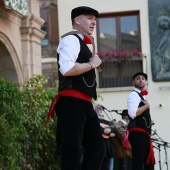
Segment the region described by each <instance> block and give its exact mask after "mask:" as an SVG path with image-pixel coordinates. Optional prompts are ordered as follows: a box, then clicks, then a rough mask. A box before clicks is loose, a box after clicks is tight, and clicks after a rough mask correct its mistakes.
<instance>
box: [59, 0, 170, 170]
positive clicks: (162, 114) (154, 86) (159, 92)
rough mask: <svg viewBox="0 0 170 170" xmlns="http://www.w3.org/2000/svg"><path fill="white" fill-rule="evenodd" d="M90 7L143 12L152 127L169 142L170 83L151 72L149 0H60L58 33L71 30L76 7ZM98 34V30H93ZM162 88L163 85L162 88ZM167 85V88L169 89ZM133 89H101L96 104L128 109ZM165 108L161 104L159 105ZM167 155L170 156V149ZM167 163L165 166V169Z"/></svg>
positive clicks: (143, 45)
mask: <svg viewBox="0 0 170 170" xmlns="http://www.w3.org/2000/svg"><path fill="white" fill-rule="evenodd" d="M83 5H85V6H90V7H92V8H95V9H97V10H98V11H99V13H110V12H123V11H132V10H139V11H140V25H141V41H142V42H141V43H142V52H143V53H146V54H147V58H146V59H145V60H144V71H145V72H146V73H147V74H148V86H147V88H148V91H149V94H148V96H147V98H148V101H149V103H150V105H151V106H150V110H151V116H152V120H155V121H156V124H155V125H154V126H153V130H154V129H156V130H157V133H158V135H159V136H160V137H161V138H162V139H163V140H164V141H166V142H170V133H169V131H170V130H169V128H170V82H153V81H152V75H151V56H150V39H149V21H148V0H137V1H136V0H119V1H117V0H104V1H103V0H69V1H66V0H58V10H59V34H60V36H61V35H63V34H64V33H66V32H68V31H70V30H71V28H72V27H71V19H70V16H71V14H70V13H71V10H72V9H73V8H74V7H77V6H83ZM94 37H95V33H94ZM160 87H163V88H162V89H160ZM166 87H167V88H166ZM132 89H133V87H131V88H130V87H129V88H113V89H109V90H103V89H99V91H100V94H101V95H102V97H103V101H102V100H98V101H97V103H100V104H102V105H103V106H105V107H106V108H107V109H108V110H113V109H114V110H123V109H126V108H127V102H126V101H127V95H128V93H129V92H130V91H131V90H132ZM160 104H161V105H162V107H159V105H160ZM112 115H113V116H115V118H116V119H117V120H118V119H119V118H120V116H119V115H117V114H116V113H112ZM161 152H162V160H161V161H162V164H163V163H164V160H165V159H164V155H165V154H164V149H163V148H162V151H161ZM155 153H156V160H157V164H156V170H158V169H159V164H158V153H157V150H155ZM168 155H169V156H170V153H169V150H168ZM164 169H166V166H165V165H164V166H163V169H162V170H164Z"/></svg>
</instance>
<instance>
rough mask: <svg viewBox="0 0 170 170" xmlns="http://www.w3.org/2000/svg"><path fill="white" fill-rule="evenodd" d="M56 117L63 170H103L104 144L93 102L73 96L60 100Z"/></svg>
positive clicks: (57, 139) (57, 138)
mask: <svg viewBox="0 0 170 170" xmlns="http://www.w3.org/2000/svg"><path fill="white" fill-rule="evenodd" d="M56 114H57V118H58V123H57V137H56V141H57V143H58V145H59V146H60V147H61V170H100V167H101V163H102V160H103V156H104V143H103V139H102V134H101V131H100V125H99V122H98V117H97V114H96V112H95V111H94V109H93V105H92V103H90V102H88V101H85V100H82V99H78V98H74V97H60V98H59V99H58V101H57V104H56ZM82 158H83V159H82Z"/></svg>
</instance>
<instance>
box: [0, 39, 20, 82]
mask: <svg viewBox="0 0 170 170" xmlns="http://www.w3.org/2000/svg"><path fill="white" fill-rule="evenodd" d="M0 77H3V78H8V79H10V80H13V81H16V82H18V77H17V73H16V70H15V66H14V63H13V61H12V58H11V55H10V53H9V51H8V49H7V48H6V47H5V45H4V44H3V43H2V41H1V40H0Z"/></svg>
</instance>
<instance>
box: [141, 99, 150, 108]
mask: <svg viewBox="0 0 170 170" xmlns="http://www.w3.org/2000/svg"><path fill="white" fill-rule="evenodd" d="M141 101H142V102H143V103H144V104H145V105H148V107H150V104H149V103H148V101H147V100H141Z"/></svg>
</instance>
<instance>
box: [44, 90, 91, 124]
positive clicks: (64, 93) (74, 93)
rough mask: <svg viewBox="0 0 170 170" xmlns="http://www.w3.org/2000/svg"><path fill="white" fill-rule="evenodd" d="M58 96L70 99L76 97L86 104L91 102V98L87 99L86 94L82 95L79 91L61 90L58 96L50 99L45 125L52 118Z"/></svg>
mask: <svg viewBox="0 0 170 170" xmlns="http://www.w3.org/2000/svg"><path fill="white" fill-rule="evenodd" d="M60 96H71V97H76V98H79V99H82V100H86V101H88V102H92V98H91V97H89V96H88V95H86V94H84V93H82V92H80V91H77V90H73V89H70V90H62V91H60V92H59V93H58V94H56V95H55V97H54V98H53V99H52V102H51V106H50V109H49V112H48V116H47V120H46V124H47V123H48V121H49V119H50V117H52V118H54V111H55V105H56V103H57V100H58V98H59V97H60Z"/></svg>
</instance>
